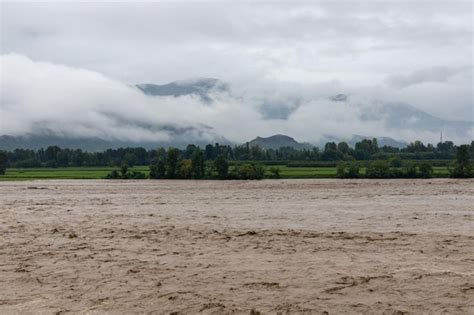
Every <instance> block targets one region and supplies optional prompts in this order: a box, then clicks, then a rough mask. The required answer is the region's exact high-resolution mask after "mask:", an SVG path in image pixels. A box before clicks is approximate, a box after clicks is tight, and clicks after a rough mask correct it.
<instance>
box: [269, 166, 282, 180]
mask: <svg viewBox="0 0 474 315" xmlns="http://www.w3.org/2000/svg"><path fill="white" fill-rule="evenodd" d="M269 171H270V177H271V178H280V169H279V168H278V167H274V166H272V167H270V169H269Z"/></svg>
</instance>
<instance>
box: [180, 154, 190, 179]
mask: <svg viewBox="0 0 474 315" xmlns="http://www.w3.org/2000/svg"><path fill="white" fill-rule="evenodd" d="M178 172H179V173H178V175H179V178H183V179H189V178H191V177H192V175H193V162H192V161H191V160H188V159H186V160H181V161H180V162H179V164H178Z"/></svg>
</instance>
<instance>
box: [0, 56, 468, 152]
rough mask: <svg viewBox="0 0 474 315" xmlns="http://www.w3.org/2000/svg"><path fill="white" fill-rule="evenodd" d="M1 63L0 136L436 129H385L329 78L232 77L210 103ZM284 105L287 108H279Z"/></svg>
mask: <svg viewBox="0 0 474 315" xmlns="http://www.w3.org/2000/svg"><path fill="white" fill-rule="evenodd" d="M1 64H2V81H1V82H0V86H1V107H0V122H1V124H0V135H5V134H7V135H13V136H17V135H25V134H38V133H46V132H47V133H53V134H56V135H59V136H67V137H99V138H103V139H118V140H127V141H134V142H140V141H156V142H170V143H172V142H173V141H176V139H181V140H183V139H184V140H185V141H188V142H190V143H192V142H197V141H199V142H201V143H202V142H209V143H212V142H214V141H221V140H222V139H223V138H225V139H227V140H229V141H231V142H234V143H242V142H245V141H248V140H250V139H252V138H254V137H256V136H270V135H272V134H277V133H281V134H288V135H290V136H293V137H295V138H296V139H297V140H299V141H308V142H312V143H318V142H319V141H321V140H323V139H324V137H325V136H326V135H331V136H336V137H340V138H350V137H351V136H352V135H354V134H361V135H368V136H389V137H392V138H395V139H402V140H407V141H411V140H414V139H421V140H424V141H431V142H434V141H436V140H437V138H438V136H439V134H438V132H419V131H416V130H410V129H407V130H394V129H390V128H387V127H386V124H385V122H384V121H383V119H379V120H366V119H362V118H361V117H363V111H365V110H367V109H366V108H365V107H364V106H361V105H360V104H366V105H367V104H370V102H371V100H370V95H361V94H357V93H356V90H357V89H355V88H353V87H352V88H351V87H344V86H342V85H341V84H340V83H337V82H336V83H334V82H333V83H331V82H328V83H324V84H319V85H309V86H302V85H295V84H293V85H292V84H287V85H282V84H281V83H271V82H270V81H262V82H252V84H248V83H247V85H244V84H242V82H240V83H238V82H236V83H235V84H230V86H231V90H230V92H229V91H226V92H219V91H214V92H212V93H211V94H210V97H211V98H212V102H204V101H203V100H202V98H201V97H199V96H193V95H187V96H180V97H173V96H169V97H168V96H166V97H165V96H159V97H153V96H147V95H145V94H144V93H142V91H140V90H139V89H138V88H136V87H135V86H133V85H129V84H124V83H122V82H119V81H117V80H114V79H112V78H109V77H107V76H104V75H102V74H100V73H97V72H94V71H89V70H84V69H80V68H74V67H67V66H63V65H57V64H52V63H48V62H35V61H33V60H31V59H29V58H27V57H26V56H22V55H18V54H8V55H3V56H2V57H1ZM285 87H286V88H285ZM341 90H342V91H344V92H348V94H349V99H348V101H337V102H335V101H333V100H331V96H334V95H337V94H338V92H340V91H341ZM272 91H273V93H272ZM362 91H364V90H362ZM368 94H370V93H368ZM271 95H273V96H272V97H270V96H271ZM275 100H280V101H279V103H278V104H277V105H278V106H277V107H276V109H275V111H276V113H277V115H276V116H278V117H272V118H271V119H269V118H270V117H268V115H269V113H264V112H263V113H262V106H263V108H265V106H268V107H269V108H270V110H273V109H272V108H273V107H272V105H271V104H272V103H271V102H272V101H275ZM265 104H267V105H265ZM285 106H287V107H288V109H285V110H282V107H285ZM267 110H268V108H267ZM282 111H283V114H284V115H283V114H281V113H282ZM270 113H272V112H270ZM273 113H274V112H273ZM279 115H281V116H279ZM457 140H460V141H464V140H466V139H457ZM467 140H469V139H467Z"/></svg>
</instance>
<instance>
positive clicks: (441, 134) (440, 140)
mask: <svg viewBox="0 0 474 315" xmlns="http://www.w3.org/2000/svg"><path fill="white" fill-rule="evenodd" d="M439 142H440V143H443V130H441V133H440V136H439Z"/></svg>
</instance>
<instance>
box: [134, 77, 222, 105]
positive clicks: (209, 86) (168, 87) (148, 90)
mask: <svg viewBox="0 0 474 315" xmlns="http://www.w3.org/2000/svg"><path fill="white" fill-rule="evenodd" d="M136 87H137V88H139V89H140V90H141V91H142V92H143V93H145V94H146V95H150V96H174V97H179V96H185V95H197V96H199V97H201V99H202V100H203V101H205V102H210V101H212V99H211V98H210V96H209V93H210V92H211V91H212V90H215V91H227V90H228V84H227V83H225V82H222V81H220V80H219V79H215V78H195V79H188V80H180V81H173V82H170V83H167V84H162V85H158V84H152V83H144V84H137V85H136Z"/></svg>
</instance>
